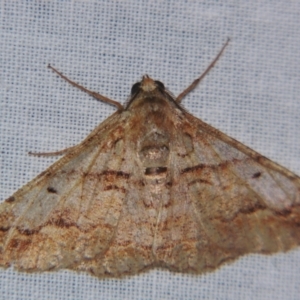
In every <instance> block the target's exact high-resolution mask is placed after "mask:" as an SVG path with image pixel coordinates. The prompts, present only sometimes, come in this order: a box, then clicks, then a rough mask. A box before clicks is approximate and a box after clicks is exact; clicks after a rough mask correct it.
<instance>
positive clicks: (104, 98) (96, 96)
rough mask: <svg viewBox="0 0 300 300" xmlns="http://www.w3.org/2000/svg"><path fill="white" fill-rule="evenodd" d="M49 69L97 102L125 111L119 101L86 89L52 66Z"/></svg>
mask: <svg viewBox="0 0 300 300" xmlns="http://www.w3.org/2000/svg"><path fill="white" fill-rule="evenodd" d="M48 68H49V69H51V70H52V71H54V72H55V73H56V74H57V75H59V76H60V77H61V78H62V79H64V80H65V81H67V82H68V83H70V84H71V85H73V86H74V87H76V88H78V89H80V90H82V91H83V92H85V93H87V94H89V95H90V96H92V97H94V98H95V99H96V100H98V101H103V102H106V103H109V104H112V105H114V106H116V107H117V108H118V110H119V111H122V110H123V109H124V107H123V105H122V104H121V103H119V102H117V101H114V100H112V99H109V98H107V97H105V96H103V95H101V94H99V93H97V92H93V91H90V90H88V89H86V88H85V87H83V86H81V85H79V84H78V83H76V82H74V81H72V80H70V79H69V78H68V77H66V76H64V75H63V74H62V73H60V72H59V71H57V70H56V69H55V68H53V67H52V66H51V65H50V64H49V65H48Z"/></svg>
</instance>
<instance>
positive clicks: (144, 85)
mask: <svg viewBox="0 0 300 300" xmlns="http://www.w3.org/2000/svg"><path fill="white" fill-rule="evenodd" d="M155 89H159V90H161V91H163V90H164V89H165V86H164V84H163V83H162V82H160V81H157V80H153V79H152V78H150V77H149V76H148V75H144V76H143V78H142V81H140V82H137V83H135V84H134V85H133V86H132V88H131V96H133V95H135V94H137V93H138V92H139V91H141V90H142V91H144V92H152V91H154V90H155Z"/></svg>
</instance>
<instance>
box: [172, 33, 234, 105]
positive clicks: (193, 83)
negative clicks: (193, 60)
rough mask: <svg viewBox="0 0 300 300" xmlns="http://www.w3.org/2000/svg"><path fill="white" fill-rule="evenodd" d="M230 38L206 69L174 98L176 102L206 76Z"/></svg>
mask: <svg viewBox="0 0 300 300" xmlns="http://www.w3.org/2000/svg"><path fill="white" fill-rule="evenodd" d="M229 41H230V38H228V39H227V41H226V43H225V44H224V46H223V47H222V49H221V50H220V52H219V54H218V55H217V56H216V58H215V59H214V60H213V61H212V62H211V63H210V65H209V66H208V67H207V68H206V70H205V71H204V72H203V73H202V74H201V76H200V77H198V78H197V79H195V80H194V81H193V82H192V83H191V84H190V85H189V86H188V87H187V88H186V89H185V90H184V91H183V92H182V93H181V94H179V96H177V98H176V102H178V103H180V102H181V100H182V99H183V98H184V97H185V96H186V95H187V94H188V93H189V92H191V91H192V90H193V89H194V88H195V87H196V86H197V85H198V83H199V82H200V81H201V80H202V79H203V78H204V77H205V76H206V74H207V73H208V72H209V71H210V70H211V69H212V68H213V67H214V65H215V63H216V62H217V61H218V60H219V58H220V56H221V55H222V53H223V52H224V50H225V48H226V47H227V45H228V44H229Z"/></svg>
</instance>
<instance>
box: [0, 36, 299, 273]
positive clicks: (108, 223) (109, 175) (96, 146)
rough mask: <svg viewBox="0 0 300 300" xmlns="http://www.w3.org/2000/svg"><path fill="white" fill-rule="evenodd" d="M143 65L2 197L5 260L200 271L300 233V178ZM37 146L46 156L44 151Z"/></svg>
mask: <svg viewBox="0 0 300 300" xmlns="http://www.w3.org/2000/svg"><path fill="white" fill-rule="evenodd" d="M227 44H228V41H227V43H226V44H225V45H224V46H223V48H222V50H221V51H220V53H219V54H218V56H217V57H216V59H215V60H214V61H213V62H212V63H211V64H210V66H209V67H208V68H207V69H206V71H205V72H204V73H203V74H202V75H201V76H200V77H199V78H197V79H196V80H195V81H194V82H193V83H192V84H191V85H190V86H189V87H188V88H187V89H185V90H184V91H183V92H182V93H181V94H180V95H179V96H178V97H174V96H173V95H172V94H171V93H170V92H169V91H168V90H167V89H166V88H165V87H164V85H163V83H161V82H159V81H155V80H153V79H151V78H150V77H149V76H147V75H146V76H144V77H143V78H142V80H141V81H140V82H138V83H136V84H134V85H133V87H132V90H131V97H130V100H129V101H128V102H127V104H126V105H125V106H123V105H121V104H120V103H118V102H116V101H114V100H111V99H108V98H106V97H104V96H102V95H100V94H98V93H95V92H91V91H89V90H87V89H85V88H84V87H82V86H79V85H78V84H76V83H74V82H73V81H71V80H69V79H68V78H66V77H65V76H64V75H62V74H61V73H59V72H58V71H56V70H55V69H54V68H52V67H50V68H52V70H53V71H54V72H56V73H57V74H58V75H60V76H61V77H62V78H64V79H65V80H67V81H68V82H69V83H71V84H72V85H74V86H76V87H78V88H80V89H81V90H83V91H85V92H87V93H88V94H90V95H91V96H93V97H95V98H96V99H98V100H102V101H104V102H107V103H110V104H113V105H115V106H116V107H117V111H116V112H115V113H114V114H113V115H111V116H110V117H109V118H107V119H106V120H105V121H104V122H103V123H101V124H100V125H99V126H98V127H97V128H96V129H94V130H93V131H92V132H91V133H90V134H89V135H88V137H87V138H86V139H85V140H83V142H81V143H80V144H79V145H77V146H75V147H71V148H69V149H66V150H64V151H60V152H56V153H54V154H62V153H65V156H63V157H62V158H61V159H60V160H58V161H57V162H56V163H54V164H53V165H52V166H50V167H49V168H48V169H46V170H45V171H44V172H42V173H41V174H40V175H39V176H37V177H36V178H35V179H33V180H32V181H30V182H29V183H28V184H26V185H25V186H23V187H22V188H20V189H19V190H18V191H17V192H15V193H14V194H13V195H12V196H11V197H9V198H8V199H6V200H5V201H4V202H3V203H2V204H1V205H0V265H1V266H2V267H8V266H10V265H13V266H14V267H15V268H16V269H18V270H23V271H50V270H58V269H72V270H77V271H85V272H89V273H91V274H93V275H95V276H98V277H107V276H112V277H119V276H123V275H128V274H129V275H130V274H136V273H138V272H141V271H144V270H147V269H149V268H153V267H161V268H167V269H169V270H171V271H177V272H186V273H196V274H200V273H203V272H206V271H210V270H214V269H216V268H217V267H219V266H220V265H221V264H223V263H225V262H227V261H230V260H234V259H236V258H238V257H239V256H241V255H245V254H247V253H264V254H266V253H275V252H278V251H287V250H289V249H292V248H294V247H296V246H298V245H299V243H300V230H299V226H300V178H299V177H298V176H296V175H295V174H293V173H291V172H290V171H288V170H287V169H285V168H284V167H281V166H279V165H278V164H276V163H274V162H272V161H270V160H269V159H267V158H266V157H263V156H262V155H260V154H258V153H257V152H255V151H254V150H251V149H250V148H248V147H247V146H244V145H243V144H241V143H239V142H238V141H236V140H234V139H233V138H230V137H229V136H227V135H226V134H224V133H222V132H220V131H218V130H217V129H215V128H213V127H212V126H210V125H208V124H206V123H204V122H203V121H201V120H199V119H197V118H196V117H194V116H192V115H191V114H190V113H188V112H187V111H186V110H185V109H183V108H182V106H181V105H180V102H181V100H182V98H183V97H184V96H185V95H186V94H187V93H188V92H190V91H191V90H192V89H194V88H195V86H196V85H197V84H198V82H199V81H200V80H201V79H202V78H203V77H204V75H205V74H206V73H207V72H208V71H209V70H210V69H211V68H212V67H213V66H214V64H215V62H216V61H217V60H218V58H219V57H220V55H221V54H222V52H223V51H224V49H225V47H226V46H227ZM39 155H45V154H43V153H39Z"/></svg>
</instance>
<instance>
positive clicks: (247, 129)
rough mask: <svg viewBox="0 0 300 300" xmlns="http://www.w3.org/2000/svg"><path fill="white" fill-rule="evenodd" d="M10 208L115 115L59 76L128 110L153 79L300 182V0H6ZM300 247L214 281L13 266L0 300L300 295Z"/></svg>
mask: <svg viewBox="0 0 300 300" xmlns="http://www.w3.org/2000/svg"><path fill="white" fill-rule="evenodd" d="M0 16H1V18H0V23H1V24H0V37H1V40H0V67H1V68H0V93H1V98H0V101H1V106H0V107H1V109H0V110H1V111H0V135H1V137H0V142H1V154H0V155H1V160H0V164H1V165H0V176H1V178H0V179H1V180H0V192H1V194H0V199H1V200H3V199H5V198H7V197H8V196H10V195H11V194H12V193H13V192H14V191H15V190H16V189H17V188H19V187H20V186H21V185H23V184H25V183H26V182H27V181H29V180H30V179H32V178H33V177H34V176H36V175H37V174H38V173H40V172H41V171H43V170H44V169H45V168H46V167H47V166H48V165H49V164H50V163H52V162H54V161H55V160H56V159H55V158H36V157H31V156H28V155H27V152H28V151H48V152H49V151H54V150H59V149H63V148H65V147H68V146H71V145H74V144H77V143H79V142H80V141H81V140H82V139H83V138H84V137H85V136H86V135H87V134H88V133H89V131H91V130H92V129H93V128H94V127H95V126H96V125H97V124H98V123H100V122H102V121H103V120H104V119H105V118H106V117H108V116H109V115H110V114H111V113H112V112H113V111H114V107H111V106H109V105H106V104H103V103H99V102H97V101H95V100H94V99H93V98H91V97H89V96H87V95H86V94H84V93H82V92H81V91H79V90H76V89H75V88H73V87H71V86H70V85H68V84H67V83H66V82H64V81H63V80H61V79H59V78H58V77H57V76H55V75H54V74H53V73H52V72H51V71H50V70H49V69H47V68H46V66H47V64H48V63H51V64H52V65H53V66H55V67H56V68H58V69H59V70H60V71H62V72H63V73H64V74H65V75H67V76H68V77H69V78H71V79H73V80H75V81H76V82H78V83H80V84H82V85H84V86H85V87H87V88H89V89H91V90H95V91H99V92H100V93H102V94H104V95H106V96H108V97H110V98H112V99H115V100H117V101H120V102H122V103H124V101H125V100H126V99H127V97H128V95H129V92H130V88H131V86H132V84H133V83H135V82H136V81H138V80H139V79H140V78H141V76H142V75H143V74H145V73H147V74H149V75H150V76H152V77H153V78H155V79H159V80H160V81H162V82H164V83H165V85H166V86H167V87H168V88H169V89H170V90H171V91H172V92H173V93H174V94H175V95H178V94H179V93H180V92H181V91H182V90H183V89H184V88H185V87H186V86H187V85H188V84H189V83H191V82H192V80H193V79H194V78H196V76H198V75H199V74H200V73H201V72H202V71H203V70H204V69H205V68H206V66H207V65H208V64H209V63H210V62H211V60H212V59H213V58H214V57H215V56H216V54H217V53H218V51H219V50H220V48H221V47H222V45H223V44H224V42H225V41H226V39H227V37H231V39H232V41H231V43H230V46H229V47H228V48H227V50H226V52H225V53H224V55H223V56H222V58H221V59H220V60H219V62H218V64H217V66H216V67H215V68H214V69H213V70H212V71H211V72H210V73H209V75H208V76H207V77H206V78H205V79H204V80H203V81H202V83H201V85H200V86H199V87H198V88H197V89H196V90H195V91H194V92H193V93H191V94H190V95H189V96H188V97H187V98H186V99H185V100H184V105H185V107H186V108H187V109H188V110H189V111H190V112H193V114H194V115H195V116H197V117H199V118H201V119H203V120H205V121H206V122H208V123H210V124H211V125H213V126H215V127H217V128H219V129H220V130H222V131H224V132H226V133H227V134H229V135H231V136H233V137H235V138H236V139H238V140H239V141H241V142H243V143H245V144H246V145H248V146H250V147H252V148H254V149H255V150H257V151H259V152H260V153H262V154H264V155H265V156H267V157H270V158H271V159H273V160H275V161H277V162H279V163H280V164H282V165H284V166H286V167H287V168H289V169H291V170H292V171H294V172H296V173H297V174H300V139H299V128H300V117H299V116H300V101H299V100H300V84H299V83H300V82H299V79H300V50H299V45H300V34H299V28H300V1H287V0H284V1H283V0H270V1H261V0H257V1H234V0H227V1H179V0H178V1H151V0H148V1H130V0H123V1H109V0H107V1H98V2H97V1H88V0H86V1H23V0H18V1H11V0H10V1H3V0H2V1H0ZM299 271H300V250H299V249H298V250H294V251H292V252H289V253H286V254H278V255H273V256H268V257H266V256H262V255H249V256H246V257H243V258H241V259H239V260H237V261H236V262H234V263H232V264H230V265H226V266H223V267H222V268H220V269H218V270H217V271H215V272H213V273H210V274H205V275H201V276H191V275H185V274H174V273H170V272H168V271H164V270H152V271H150V272H147V273H144V274H141V275H136V276H133V277H127V278H124V279H107V280H99V279H97V278H94V277H92V276H90V275H88V274H84V273H74V272H70V271H64V270H63V271H60V272H54V273H42V274H24V273H18V272H15V271H13V270H12V269H8V270H0V299H64V300H66V299H299V293H300V274H299Z"/></svg>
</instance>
